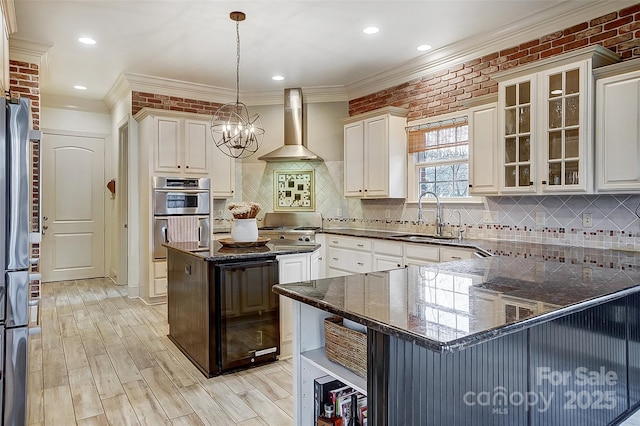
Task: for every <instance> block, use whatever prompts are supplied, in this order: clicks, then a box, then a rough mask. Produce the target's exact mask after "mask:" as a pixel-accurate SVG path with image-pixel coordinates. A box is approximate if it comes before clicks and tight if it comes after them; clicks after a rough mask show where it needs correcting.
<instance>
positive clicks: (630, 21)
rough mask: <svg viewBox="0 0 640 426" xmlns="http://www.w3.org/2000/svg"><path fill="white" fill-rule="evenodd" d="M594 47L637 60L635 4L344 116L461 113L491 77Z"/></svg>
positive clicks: (368, 101)
mask: <svg viewBox="0 0 640 426" xmlns="http://www.w3.org/2000/svg"><path fill="white" fill-rule="evenodd" d="M596 44H599V45H601V46H603V47H606V48H607V49H609V50H611V51H613V52H615V53H617V54H618V55H620V56H621V57H622V59H623V60H628V59H633V58H640V3H638V4H636V5H633V6H630V7H627V8H624V9H621V10H619V11H617V12H612V13H609V14H607V15H604V16H600V17H598V18H596V19H592V20H590V21H588V22H583V23H581V24H578V25H573V26H571V27H569V28H565V29H564V30H558V31H555V32H553V33H551V34H547V35H544V36H542V37H540V38H539V39H536V40H531V41H528V42H526V43H522V44H520V45H518V46H513V47H510V48H508V49H503V50H501V51H499V52H494V53H491V54H489V55H485V56H483V57H481V58H477V59H473V60H470V61H467V62H465V63H463V64H458V65H455V66H452V67H450V68H448V69H446V70H442V71H438V72H436V73H433V74H430V75H426V76H424V77H421V78H417V79H414V80H411V81H409V82H406V83H403V84H400V85H398V86H395V87H390V88H388V89H385V90H381V91H379V92H376V93H372V94H369V95H366V96H363V97H360V98H357V99H352V100H351V101H349V115H356V114H360V113H364V112H367V111H372V110H375V109H378V108H383V107H386V106H395V107H401V108H406V109H408V110H409V115H408V117H407V119H408V120H410V121H411V120H417V119H421V118H427V117H433V116H437V115H441V114H446V113H449V112H455V111H459V110H462V109H464V106H463V105H462V101H464V100H467V99H471V98H474V97H477V96H483V95H487V94H489V93H495V92H497V91H498V83H497V82H495V81H493V80H492V79H491V75H493V74H495V73H497V72H499V71H504V70H507V69H511V68H514V67H517V66H519V65H523V64H526V63H530V62H534V61H538V60H541V59H545V58H548V57H551V56H556V55H560V54H562V53H564V52H568V51H570V50H575V49H579V48H582V47H586V46H591V45H596Z"/></svg>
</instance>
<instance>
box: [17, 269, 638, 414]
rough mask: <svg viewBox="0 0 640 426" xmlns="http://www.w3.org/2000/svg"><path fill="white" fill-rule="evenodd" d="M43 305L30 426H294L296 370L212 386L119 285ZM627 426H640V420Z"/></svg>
mask: <svg viewBox="0 0 640 426" xmlns="http://www.w3.org/2000/svg"><path fill="white" fill-rule="evenodd" d="M41 303H42V304H41V309H42V334H40V335H36V336H31V337H30V340H29V382H28V391H29V395H28V400H27V405H28V411H29V412H28V424H29V425H46V426H49V425H51V426H68V425H74V424H77V425H82V426H84V425H154V426H155V425H162V424H166V425H186V426H193V425H202V424H205V425H243V426H250V425H262V426H264V425H277V426H284V425H291V424H293V420H292V415H293V414H292V413H293V398H292V394H291V393H292V391H291V387H292V385H291V384H292V376H291V369H292V365H291V362H290V361H278V362H276V363H272V364H267V365H264V366H261V367H256V368H253V369H249V370H246V371H243V372H239V373H235V374H230V375H224V376H220V377H215V378H212V379H206V378H205V377H204V376H203V375H202V374H201V373H200V372H199V371H198V370H197V369H196V368H195V367H194V366H193V365H192V364H191V362H189V360H188V359H187V358H186V357H185V356H184V355H183V354H182V353H181V352H180V351H179V350H178V349H177V348H176V347H175V345H174V344H173V343H172V342H171V341H170V340H169V339H168V338H167V337H166V336H167V333H168V332H169V326H168V324H167V305H166V304H162V305H154V306H147V305H145V304H144V303H142V302H141V301H140V300H138V299H129V298H128V297H127V289H126V287H121V286H117V285H115V284H114V283H113V282H112V281H111V280H109V279H92V280H75V281H62V282H56V283H46V284H43V285H42V302H41ZM623 425H624V426H635V425H639V426H640V413H636V414H635V415H634V416H633V417H632V418H630V419H628V420H627V421H626V422H624V423H623Z"/></svg>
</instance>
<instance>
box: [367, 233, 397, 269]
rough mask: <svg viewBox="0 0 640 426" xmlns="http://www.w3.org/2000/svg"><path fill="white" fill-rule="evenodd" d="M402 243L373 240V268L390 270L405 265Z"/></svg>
mask: <svg viewBox="0 0 640 426" xmlns="http://www.w3.org/2000/svg"><path fill="white" fill-rule="evenodd" d="M403 253H404V249H403V246H402V243H396V242H393V241H384V240H376V241H374V242H373V270H374V271H388V270H390V269H398V268H402V267H403V266H404V259H403Z"/></svg>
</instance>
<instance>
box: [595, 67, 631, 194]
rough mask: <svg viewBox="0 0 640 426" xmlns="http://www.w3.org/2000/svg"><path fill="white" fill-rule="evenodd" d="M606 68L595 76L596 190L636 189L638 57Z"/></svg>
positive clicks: (625, 190) (613, 191)
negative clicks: (601, 74) (602, 72)
mask: <svg viewBox="0 0 640 426" xmlns="http://www.w3.org/2000/svg"><path fill="white" fill-rule="evenodd" d="M606 68H607V70H606V72H607V74H604V77H603V78H598V80H596V192H599V193H607V192H611V193H615V192H637V191H639V190H640V124H639V123H640V119H639V117H640V60H634V61H628V62H623V63H621V64H616V65H612V66H610V67H606ZM602 71H605V69H602ZM611 74H613V75H611ZM597 77H600V75H598V76H597Z"/></svg>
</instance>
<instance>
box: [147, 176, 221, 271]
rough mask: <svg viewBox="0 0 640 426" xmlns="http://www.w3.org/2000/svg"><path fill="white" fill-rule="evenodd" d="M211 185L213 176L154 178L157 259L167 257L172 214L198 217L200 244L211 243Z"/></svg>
mask: <svg viewBox="0 0 640 426" xmlns="http://www.w3.org/2000/svg"><path fill="white" fill-rule="evenodd" d="M210 188H211V181H210V179H209V178H180V177H159V176H156V177H154V178H153V258H154V260H158V259H166V257H167V249H166V248H165V247H163V246H162V244H163V243H167V242H169V239H168V230H169V225H168V222H169V221H168V217H169V216H195V217H196V218H197V219H198V220H197V227H198V229H197V231H198V232H197V234H198V243H199V245H200V246H201V247H202V248H203V249H206V248H208V247H209V242H210V238H209V235H210V223H209V212H210V207H209V206H210V193H209V192H210Z"/></svg>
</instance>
